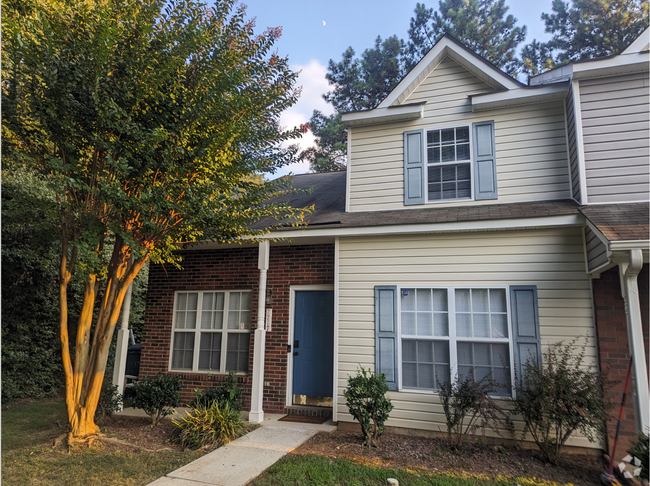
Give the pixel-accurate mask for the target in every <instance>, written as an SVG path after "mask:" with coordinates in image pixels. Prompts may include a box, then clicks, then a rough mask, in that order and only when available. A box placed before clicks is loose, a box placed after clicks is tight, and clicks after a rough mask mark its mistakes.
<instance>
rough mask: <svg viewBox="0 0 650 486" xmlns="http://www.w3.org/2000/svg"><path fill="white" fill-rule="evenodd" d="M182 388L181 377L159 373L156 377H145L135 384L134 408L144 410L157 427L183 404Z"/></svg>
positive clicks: (133, 388)
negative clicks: (175, 408)
mask: <svg viewBox="0 0 650 486" xmlns="http://www.w3.org/2000/svg"><path fill="white" fill-rule="evenodd" d="M181 388H183V382H182V377H181V376H180V375H163V374H162V372H160V371H159V372H158V374H157V375H156V376H144V377H142V380H138V381H136V382H134V383H133V387H132V390H133V393H134V394H135V396H134V397H133V407H135V408H141V409H142V410H144V412H145V413H146V414H147V415H149V416H150V417H151V423H152V425H153V426H156V425H158V422H160V419H162V418H164V417H167V416H168V415H171V414H172V413H173V409H174V407H178V405H179V404H180V403H181V394H180V391H181Z"/></svg>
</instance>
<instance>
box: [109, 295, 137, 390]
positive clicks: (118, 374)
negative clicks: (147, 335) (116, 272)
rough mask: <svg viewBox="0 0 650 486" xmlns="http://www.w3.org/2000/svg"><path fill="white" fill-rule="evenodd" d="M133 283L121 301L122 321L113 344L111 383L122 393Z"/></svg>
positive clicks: (127, 349)
mask: <svg viewBox="0 0 650 486" xmlns="http://www.w3.org/2000/svg"><path fill="white" fill-rule="evenodd" d="M132 293H133V283H131V284H130V285H129V288H128V289H127V290H126V295H125V296H124V302H123V303H122V322H121V324H120V330H119V331H117V344H116V346H115V366H114V367H113V385H117V392H118V393H119V394H121V395H123V394H124V375H126V355H127V353H128V351H129V314H130V313H131V294H132Z"/></svg>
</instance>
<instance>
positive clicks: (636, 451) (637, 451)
mask: <svg viewBox="0 0 650 486" xmlns="http://www.w3.org/2000/svg"><path fill="white" fill-rule="evenodd" d="M649 446H650V439H648V436H647V435H645V434H644V433H643V432H641V433H640V434H639V435H638V436H637V438H636V440H635V441H634V442H632V444H631V445H630V448H629V449H628V450H627V453H628V454H630V455H631V456H633V457H636V458H637V459H638V460H639V461H641V479H645V480H646V481H647V480H648V462H649V460H650V447H649Z"/></svg>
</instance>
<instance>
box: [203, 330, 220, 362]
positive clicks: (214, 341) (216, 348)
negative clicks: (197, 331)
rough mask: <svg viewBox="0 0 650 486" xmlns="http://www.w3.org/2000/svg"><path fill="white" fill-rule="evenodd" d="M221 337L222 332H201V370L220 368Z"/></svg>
mask: <svg viewBox="0 0 650 486" xmlns="http://www.w3.org/2000/svg"><path fill="white" fill-rule="evenodd" d="M221 339H222V335H221V333H201V344H200V346H201V350H200V352H199V370H216V371H219V370H220V368H221Z"/></svg>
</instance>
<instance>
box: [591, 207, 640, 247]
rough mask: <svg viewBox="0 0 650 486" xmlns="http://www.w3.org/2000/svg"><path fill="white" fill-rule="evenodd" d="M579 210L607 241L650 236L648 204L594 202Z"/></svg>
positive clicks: (638, 238)
mask: <svg viewBox="0 0 650 486" xmlns="http://www.w3.org/2000/svg"><path fill="white" fill-rule="evenodd" d="M580 212H581V213H582V214H584V215H585V217H586V218H587V219H588V220H589V221H590V222H591V223H592V224H593V225H594V226H595V227H596V228H598V230H599V231H600V232H601V233H602V234H603V235H604V236H605V238H607V239H608V240H609V241H621V240H647V239H648V238H649V237H650V204H649V203H647V202H645V203H627V204H594V205H590V206H583V207H581V208H580Z"/></svg>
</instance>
